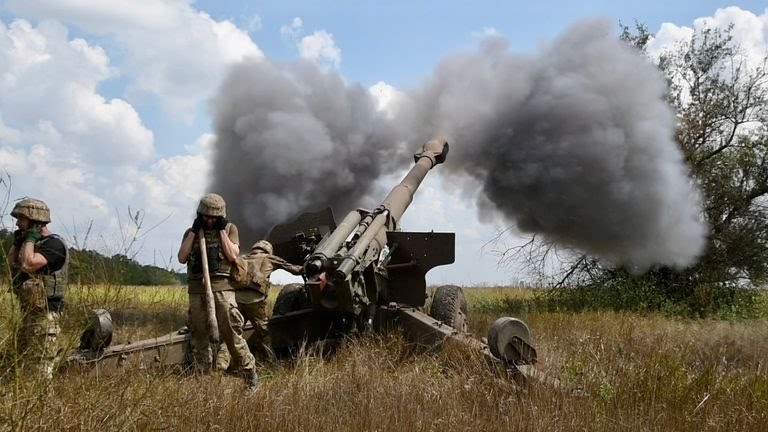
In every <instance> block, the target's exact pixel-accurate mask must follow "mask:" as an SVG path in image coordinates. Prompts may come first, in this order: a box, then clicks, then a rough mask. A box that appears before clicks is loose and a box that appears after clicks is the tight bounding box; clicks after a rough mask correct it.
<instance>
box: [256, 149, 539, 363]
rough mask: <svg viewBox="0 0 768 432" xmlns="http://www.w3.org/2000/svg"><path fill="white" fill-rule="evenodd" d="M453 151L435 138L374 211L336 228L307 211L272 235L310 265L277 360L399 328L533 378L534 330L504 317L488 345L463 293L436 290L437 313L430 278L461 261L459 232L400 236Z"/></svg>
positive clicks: (284, 308)
mask: <svg viewBox="0 0 768 432" xmlns="http://www.w3.org/2000/svg"><path fill="white" fill-rule="evenodd" d="M447 155H448V143H447V142H445V141H443V140H439V139H433V140H430V141H428V142H427V143H425V144H424V145H423V147H422V148H421V149H420V151H419V152H417V153H416V154H415V155H414V160H415V165H414V166H413V167H412V168H411V169H410V171H409V172H408V173H407V174H406V175H405V177H404V178H403V180H402V181H401V182H400V183H399V184H398V185H397V186H395V187H394V188H393V189H392V190H391V191H390V192H389V194H388V195H387V196H386V198H384V200H383V201H382V202H381V204H380V205H379V206H378V207H376V208H375V209H374V210H371V211H369V210H364V209H357V210H354V211H351V212H349V213H348V214H347V215H346V216H345V217H344V219H342V221H341V223H339V224H338V226H336V224H335V222H334V220H333V215H332V213H331V211H330V210H325V211H321V212H318V213H307V214H304V215H301V216H300V217H298V218H297V219H296V220H295V221H293V222H291V223H288V224H284V225H278V226H276V227H274V228H273V229H272V230H271V231H270V233H269V235H268V236H267V237H268V240H269V241H270V242H271V243H272V244H273V245H274V246H275V251H276V254H278V255H281V256H283V257H284V258H286V259H288V260H289V261H292V262H302V261H303V262H304V278H305V283H304V284H290V285H287V286H285V287H284V288H283V289H282V290H281V291H280V293H279V294H278V296H277V299H276V301H275V306H274V309H273V314H272V317H271V318H270V319H269V321H268V328H269V333H270V338H271V343H272V347H273V349H274V351H275V352H276V353H277V354H281V353H283V354H284V353H289V352H291V351H293V350H295V349H296V348H298V347H300V346H303V345H304V344H312V343H315V342H324V343H327V342H334V341H337V340H340V339H342V338H344V337H345V336H347V335H349V334H352V333H358V332H365V331H369V330H377V329H382V328H388V327H393V326H402V327H403V328H404V330H405V334H406V335H407V336H408V337H409V338H410V339H412V340H414V341H416V342H419V343H428V344H435V343H441V342H444V341H446V340H447V339H452V340H454V341H458V342H460V343H462V344H465V345H468V346H470V347H471V348H473V349H477V350H479V351H481V352H483V353H484V354H485V355H486V356H487V358H488V359H489V360H492V361H494V362H497V363H501V364H503V365H505V366H506V367H507V369H508V370H511V371H513V372H519V374H517V376H518V377H520V378H522V377H523V376H524V375H525V370H526V369H525V368H524V367H523V365H531V364H534V363H535V362H536V350H535V349H534V348H533V347H532V345H531V343H530V335H529V331H528V328H527V326H526V325H525V323H523V322H522V321H520V320H518V319H515V318H509V317H505V318H500V319H499V320H497V321H496V322H495V323H494V324H493V326H492V327H491V329H490V331H489V335H488V342H487V343H484V342H480V341H478V340H476V339H474V338H472V337H471V336H470V335H468V334H467V324H468V323H467V302H466V300H465V298H464V293H463V291H462V290H461V288H460V287H457V286H453V285H446V286H441V287H438V288H437V289H436V290H435V292H434V295H433V297H432V302H431V306H430V310H429V313H428V314H427V313H424V312H423V311H422V310H423V308H424V306H425V303H426V300H427V286H426V273H427V272H428V271H429V270H430V269H432V268H434V267H436V266H439V265H444V264H450V263H453V261H454V250H455V236H454V234H453V233H436V232H404V231H400V226H399V222H400V218H401V217H402V216H403V214H404V213H405V211H406V209H407V208H408V206H409V205H410V203H411V201H412V200H413V196H414V193H415V192H416V190H417V189H418V187H419V185H420V184H421V182H422V181H423V180H424V178H425V176H426V175H427V173H428V172H429V171H430V170H431V169H432V168H434V167H435V166H437V165H439V164H441V163H443V162H444V161H445V159H446V157H447Z"/></svg>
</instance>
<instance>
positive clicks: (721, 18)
mask: <svg viewBox="0 0 768 432" xmlns="http://www.w3.org/2000/svg"><path fill="white" fill-rule="evenodd" d="M731 24H733V30H732V33H731V34H732V35H733V39H734V42H736V43H737V44H739V46H740V47H741V48H742V49H743V50H744V54H745V59H746V60H747V62H748V64H749V65H751V66H755V65H756V64H757V63H758V62H761V61H762V60H763V59H764V58H765V56H766V55H767V54H768V10H766V11H765V12H763V14H762V15H755V14H754V13H752V12H750V11H747V10H744V9H741V8H739V7H738V6H730V7H727V8H723V9H717V10H716V11H715V13H714V15H713V16H710V17H701V18H697V19H696V20H694V22H693V27H686V26H678V25H676V24H673V23H663V24H662V25H661V28H660V29H659V31H658V33H656V34H655V35H654V36H653V38H652V39H651V40H650V41H649V43H648V53H649V54H650V55H651V57H652V58H654V59H658V57H659V55H660V54H662V53H664V52H665V51H666V50H669V49H671V48H674V47H675V46H676V45H677V44H679V43H685V42H687V41H689V40H690V38H691V36H692V35H693V34H694V32H695V31H697V30H701V29H703V28H719V29H726V28H728V26H729V25H731Z"/></svg>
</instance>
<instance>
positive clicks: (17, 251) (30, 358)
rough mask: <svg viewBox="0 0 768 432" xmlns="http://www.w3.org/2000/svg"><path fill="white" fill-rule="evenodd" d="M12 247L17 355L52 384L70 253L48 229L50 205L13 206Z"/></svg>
mask: <svg viewBox="0 0 768 432" xmlns="http://www.w3.org/2000/svg"><path fill="white" fill-rule="evenodd" d="M11 216H13V217H14V218H16V227H17V228H18V229H17V230H16V231H14V233H13V244H12V245H11V248H10V250H9V251H8V257H9V260H10V264H11V268H12V273H13V292H14V294H15V295H16V296H17V297H18V299H19V305H20V306H21V309H22V314H23V318H22V326H21V330H20V331H19V333H18V343H17V349H18V352H19V353H21V354H22V358H24V359H25V367H29V368H31V369H32V370H33V371H34V372H35V373H36V375H38V376H39V377H42V378H45V379H50V378H52V376H53V369H54V366H55V362H56V356H57V354H58V346H57V338H58V335H59V333H60V332H61V327H60V321H61V313H62V309H63V307H64V294H65V293H66V290H67V269H68V261H69V260H68V252H67V246H66V244H65V243H64V240H63V239H62V238H61V237H59V236H58V235H56V234H53V233H51V231H50V230H49V229H48V223H49V222H51V212H50V210H49V209H48V205H47V204H45V203H44V202H43V201H40V200H38V199H34V198H24V199H22V200H19V201H18V202H17V203H16V205H14V207H13V210H12V211H11Z"/></svg>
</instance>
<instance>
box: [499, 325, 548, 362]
mask: <svg viewBox="0 0 768 432" xmlns="http://www.w3.org/2000/svg"><path fill="white" fill-rule="evenodd" d="M488 346H489V348H490V349H491V353H492V354H493V355H494V356H496V357H497V358H500V359H502V360H504V361H507V362H509V363H513V364H535V363H536V350H535V349H534V348H533V346H532V345H531V334H530V332H529V331H528V326H527V325H525V323H524V322H522V321H521V320H519V319H517V318H511V317H501V318H499V319H497V320H496V321H495V322H494V323H493V324H492V325H491V329H490V330H489V331H488Z"/></svg>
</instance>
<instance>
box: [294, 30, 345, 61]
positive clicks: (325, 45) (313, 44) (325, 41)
mask: <svg viewBox="0 0 768 432" xmlns="http://www.w3.org/2000/svg"><path fill="white" fill-rule="evenodd" d="M298 47H299V56H300V57H301V58H303V59H307V60H311V61H314V62H317V63H319V64H322V65H325V66H332V67H334V68H338V67H339V64H340V63H341V49H339V47H337V46H336V43H335V42H334V41H333V35H332V34H330V33H328V32H326V31H324V30H319V31H316V32H314V33H312V34H311V35H309V36H304V37H303V38H301V41H300V42H299V46H298Z"/></svg>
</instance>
